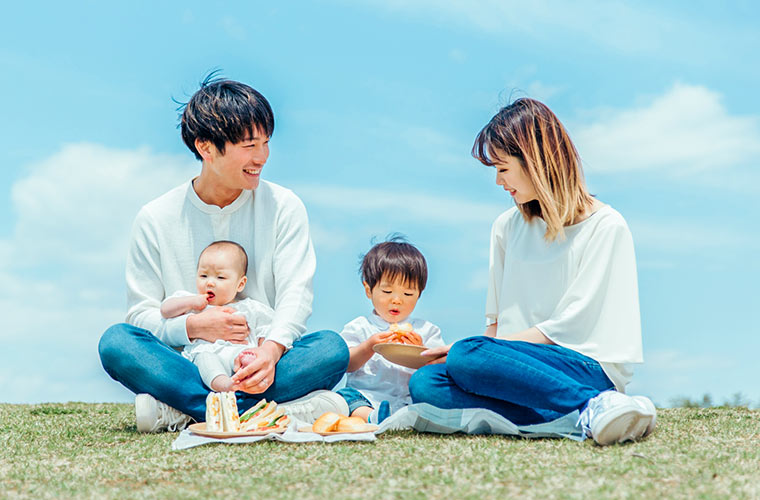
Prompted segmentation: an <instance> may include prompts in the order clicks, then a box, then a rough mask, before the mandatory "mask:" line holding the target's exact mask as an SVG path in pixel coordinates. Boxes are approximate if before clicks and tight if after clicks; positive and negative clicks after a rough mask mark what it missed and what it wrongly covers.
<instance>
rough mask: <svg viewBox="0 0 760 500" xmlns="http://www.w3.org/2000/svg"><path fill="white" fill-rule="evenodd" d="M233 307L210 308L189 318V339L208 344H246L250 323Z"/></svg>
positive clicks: (187, 323) (187, 324)
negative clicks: (220, 342) (227, 342)
mask: <svg viewBox="0 0 760 500" xmlns="http://www.w3.org/2000/svg"><path fill="white" fill-rule="evenodd" d="M236 312H237V311H235V309H233V308H231V307H209V308H207V309H204V310H203V311H201V312H199V313H198V314H191V315H190V316H188V317H187V322H186V323H185V324H186V326H187V338H189V339H190V340H193V339H203V340H205V341H207V342H215V341H216V340H227V341H229V342H232V343H233V344H245V343H246V342H247V338H248V322H247V321H246V319H245V316H244V315H242V314H235V313H236Z"/></svg>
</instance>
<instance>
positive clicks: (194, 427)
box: [187, 422, 285, 439]
mask: <svg viewBox="0 0 760 500" xmlns="http://www.w3.org/2000/svg"><path fill="white" fill-rule="evenodd" d="M187 428H188V429H189V430H190V432H192V433H193V434H198V435H199V436H206V437H212V438H222V439H224V438H233V437H245V436H263V435H264V434H271V433H273V432H275V433H278V434H282V433H283V432H285V428H284V427H274V428H272V429H263V430H258V431H229V432H223V431H207V430H206V422H199V423H197V424H190V425H189V426H188V427H187Z"/></svg>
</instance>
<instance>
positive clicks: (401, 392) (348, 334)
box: [340, 313, 444, 412]
mask: <svg viewBox="0 0 760 500" xmlns="http://www.w3.org/2000/svg"><path fill="white" fill-rule="evenodd" d="M404 323H411V324H412V328H414V331H415V332H417V334H419V336H420V337H422V343H423V344H424V345H425V346H426V347H439V346H442V345H444V343H443V338H441V329H440V328H438V327H437V326H435V325H434V324H433V323H431V322H429V321H425V320H424V319H416V318H408V319H406V320H405V321H402V322H401V324H404ZM389 329H390V323H388V322H387V321H385V320H384V319H382V318H381V317H380V316H378V315H377V314H375V313H372V314H370V315H368V316H359V317H358V318H356V319H354V320H353V321H351V322H350V323H348V324H347V325H346V326H344V327H343V331H342V332H340V335H341V337H343V340H345V341H346V344H348V347H349V348H351V347H356V346H358V345H359V344H361V343H362V342H364V341H365V340H367V339H368V338H370V337H371V336H372V335H374V334H376V333H380V332H387V331H389ZM414 372H415V370H414V369H412V368H406V367H403V366H400V365H397V364H395V363H391V362H390V361H388V360H387V359H385V358H384V357H382V356H380V355H379V354H377V353H375V354H374V355H373V356H372V357H371V358H369V360H367V362H366V363H364V366H362V367H361V368H359V369H358V370H356V371H354V372H351V373H347V374H346V386H347V387H352V388H354V389H356V390H358V391H359V392H361V393H362V395H363V396H364V397H365V398H367V399H368V400H369V401H370V403H372V406H373V407H374V408H379V405H380V403H381V402H382V401H388V402H389V403H390V406H391V412H396V411H397V410H398V409H400V408H402V407H404V406H407V405H410V404H411V403H412V398H411V396H410V394H409V378H410V377H411V376H412V373H414Z"/></svg>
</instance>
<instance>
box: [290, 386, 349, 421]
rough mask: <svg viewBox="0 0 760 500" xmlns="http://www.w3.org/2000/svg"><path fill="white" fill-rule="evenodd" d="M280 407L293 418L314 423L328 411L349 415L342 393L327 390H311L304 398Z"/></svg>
mask: <svg viewBox="0 0 760 500" xmlns="http://www.w3.org/2000/svg"><path fill="white" fill-rule="evenodd" d="M279 408H282V409H284V410H285V413H286V414H288V415H290V417H291V418H294V419H297V420H299V421H301V422H303V423H305V424H313V423H314V421H315V420H316V419H318V418H319V417H321V416H322V415H324V414H325V413H327V412H328V411H332V412H335V413H337V414H339V415H348V403H346V400H345V399H343V397H341V395H340V394H336V393H334V392H333V391H325V390H321V391H314V392H310V393H309V394H307V395H306V396H304V397H302V398H298V399H294V400H293V401H288V402H287V403H282V404H280V405H279Z"/></svg>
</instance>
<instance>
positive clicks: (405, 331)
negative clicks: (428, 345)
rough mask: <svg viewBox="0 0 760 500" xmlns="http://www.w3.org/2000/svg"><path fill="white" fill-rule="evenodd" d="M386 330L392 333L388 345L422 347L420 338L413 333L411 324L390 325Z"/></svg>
mask: <svg viewBox="0 0 760 500" xmlns="http://www.w3.org/2000/svg"><path fill="white" fill-rule="evenodd" d="M388 329H389V331H390V332H392V333H393V335H392V336H391V338H390V339H389V340H388V343H389V344H407V345H422V337H420V335H419V334H418V333H417V332H415V331H414V329H413V328H412V324H411V323H403V324H401V325H399V324H398V323H391V325H390V327H389V328H388Z"/></svg>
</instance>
